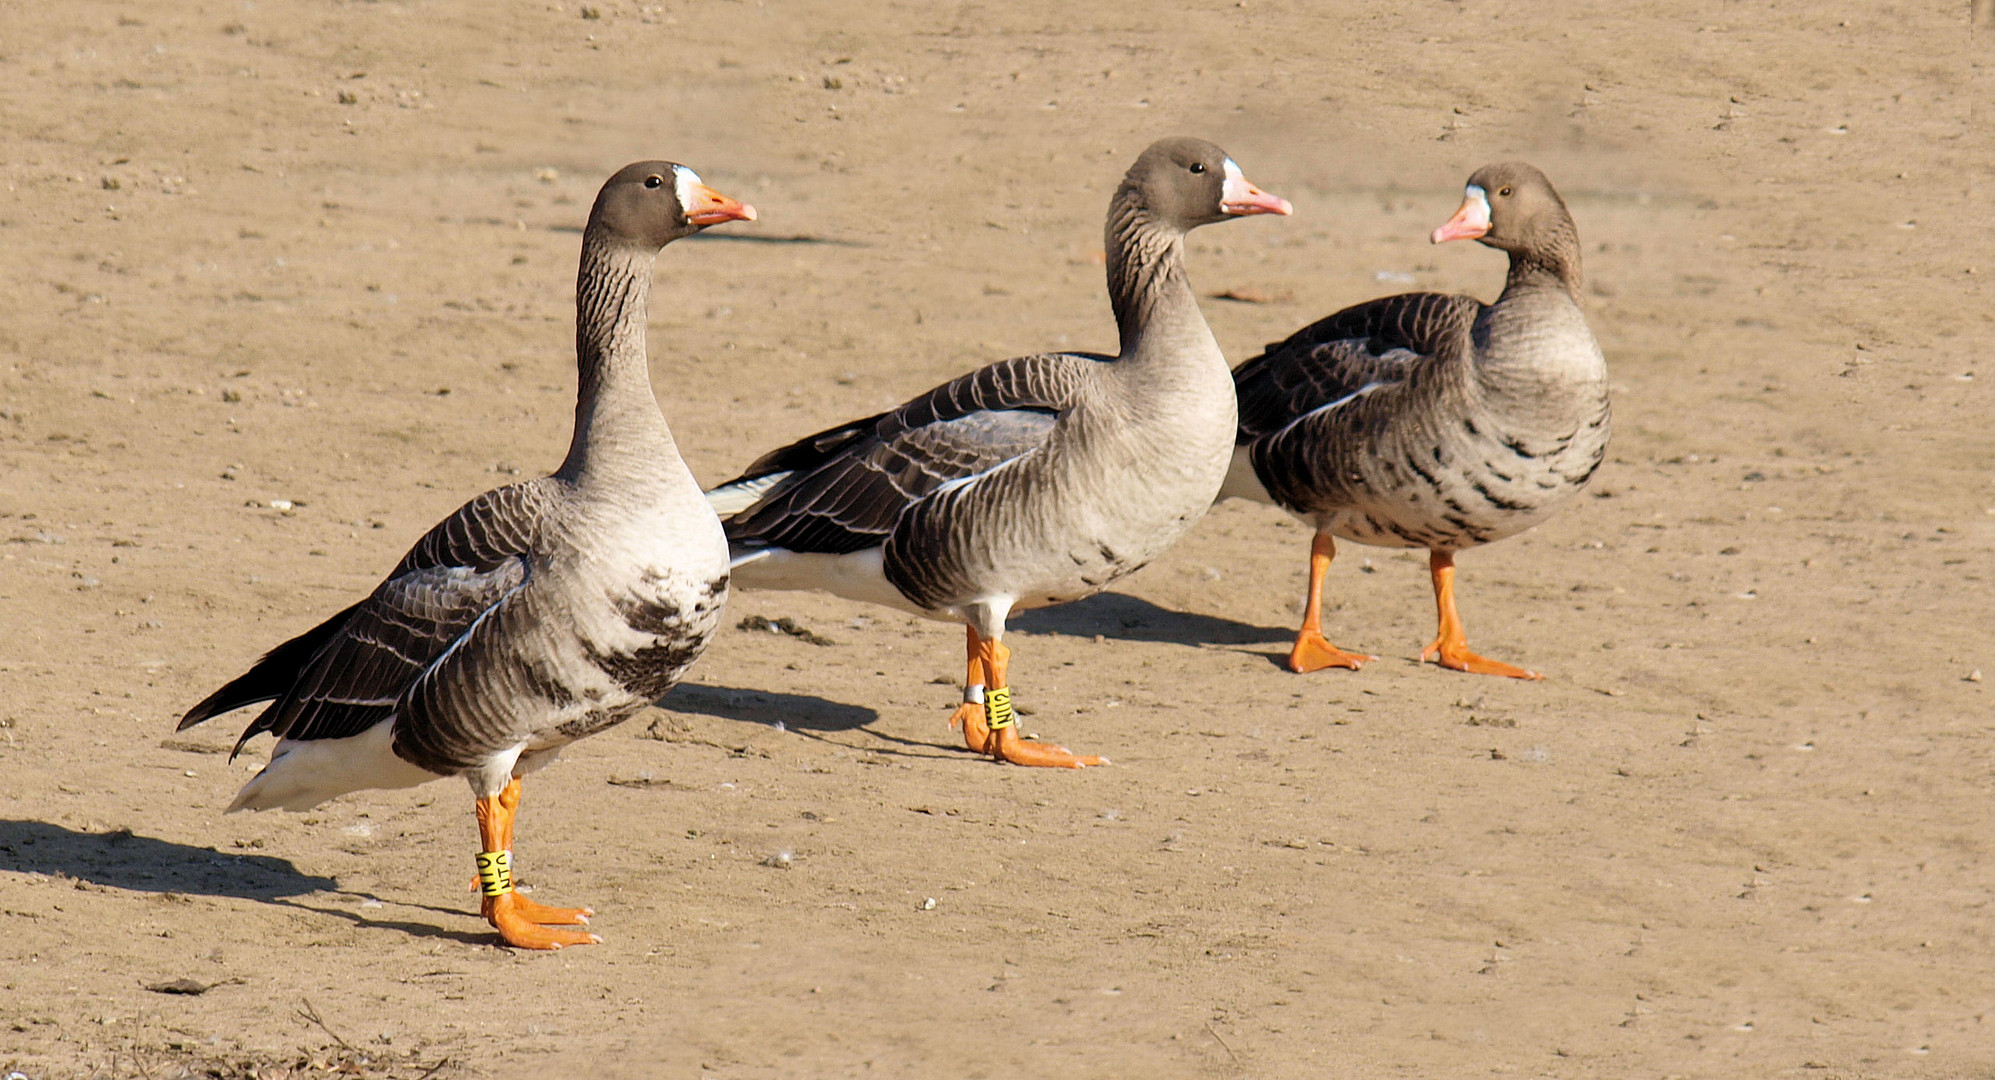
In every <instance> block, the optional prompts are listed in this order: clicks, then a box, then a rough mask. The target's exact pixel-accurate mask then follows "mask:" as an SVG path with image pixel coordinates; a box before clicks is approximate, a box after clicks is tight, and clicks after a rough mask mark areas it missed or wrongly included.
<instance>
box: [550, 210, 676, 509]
mask: <svg viewBox="0 0 1995 1080" xmlns="http://www.w3.org/2000/svg"><path fill="white" fill-rule="evenodd" d="M657 258H658V255H657V253H656V252H654V251H648V250H645V249H643V248H639V247H633V246H631V245H628V244H619V243H616V242H614V241H612V240H611V239H610V238H609V237H607V236H604V235H603V234H601V233H599V232H598V231H597V230H596V229H595V228H593V227H592V228H591V229H589V231H588V232H587V233H585V234H584V236H583V238H582V268H581V272H580V273H579V274H578V275H577V277H576V281H575V360H576V364H577V367H578V368H579V373H580V381H579V386H578V389H577V392H576V397H575V436H574V440H573V441H572V442H571V443H570V444H569V447H568V458H567V460H566V461H564V462H563V463H562V465H561V472H560V474H559V475H562V476H570V477H572V476H574V475H576V474H578V473H579V472H581V471H582V470H583V469H584V468H585V467H586V465H587V464H588V462H589V459H590V457H591V455H592V454H601V453H602V451H603V449H604V448H617V449H626V448H627V449H630V450H636V451H639V452H644V453H651V452H655V451H656V450H657V449H658V448H659V446H661V445H663V446H670V445H671V441H672V435H671V432H670V431H668V430H667V429H666V427H665V417H664V415H663V414H662V413H660V412H659V411H658V399H657V398H656V397H654V396H652V392H651V370H650V364H649V362H648V360H647V359H646V352H645V342H644V328H645V318H646V302H647V300H648V299H649V297H650V293H651V268H652V265H653V264H654V263H655V262H656V261H657Z"/></svg>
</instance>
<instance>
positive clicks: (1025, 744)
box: [987, 727, 1109, 769]
mask: <svg viewBox="0 0 1995 1080" xmlns="http://www.w3.org/2000/svg"><path fill="white" fill-rule="evenodd" d="M987 745H988V746H989V750H988V751H987V752H988V753H989V754H990V755H991V756H992V757H994V758H997V759H998V760H999V761H1008V762H1010V763H1012V764H1013V765H1028V766H1033V767H1036V768H1042V769H1080V768H1085V767H1087V766H1089V765H1107V764H1109V760H1108V759H1107V758H1102V757H1094V756H1092V755H1082V754H1076V753H1074V752H1073V751H1071V750H1068V749H1067V748H1066V747H1064V746H1054V745H1053V744H1052V743H1042V742H1033V741H1032V740H1030V739H1027V738H1023V737H1021V736H1020V735H1019V734H1018V729H1017V728H1015V727H1001V728H999V729H997V731H996V732H994V733H993V737H992V738H991V739H990V740H989V742H988V744H987Z"/></svg>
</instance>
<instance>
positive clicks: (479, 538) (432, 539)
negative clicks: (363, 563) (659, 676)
mask: <svg viewBox="0 0 1995 1080" xmlns="http://www.w3.org/2000/svg"><path fill="white" fill-rule="evenodd" d="M545 483H546V481H541V480H536V481H532V482H530V483H528V484H516V485H512V486H510V487H506V488H501V489H498V490H496V491H491V492H487V493H485V494H483V495H480V496H479V497H478V498H476V499H473V500H472V501H471V502H469V503H466V504H465V505H464V506H462V507H460V508H459V509H458V511H457V512H456V513H454V514H452V515H451V516H450V517H448V518H445V519H444V520H443V521H442V522H441V523H439V524H438V525H436V526H435V527H434V528H432V529H431V530H430V531H429V533H427V534H426V535H425V536H424V537H423V538H422V539H421V540H419V541H417V542H416V544H415V546H414V547H413V548H411V549H410V551H409V553H408V554H407V555H406V556H404V557H403V559H402V561H401V563H400V565H398V566H397V567H396V569H395V572H394V573H393V574H391V575H390V576H389V577H388V579H387V580H386V581H383V582H382V583H381V584H380V585H379V586H377V587H376V588H375V590H374V592H373V593H372V594H371V595H370V596H368V598H367V599H365V600H363V601H361V602H360V603H358V604H355V605H354V606H353V607H350V608H348V609H347V610H345V611H343V612H341V613H340V614H339V615H337V616H335V617H334V618H332V619H330V620H327V622H326V623H323V624H321V625H320V626H319V627H315V628H314V629H313V630H311V631H308V632H307V633H306V634H304V635H301V636H300V638H298V639H294V640H305V639H308V638H317V639H321V640H322V643H321V644H320V645H319V647H318V648H316V649H314V650H312V651H311V652H310V653H308V654H305V655H302V656H295V658H294V661H293V662H294V663H295V664H296V666H295V667H293V668H291V670H290V671H289V672H286V673H283V677H282V678H281V680H279V679H274V680H273V685H274V684H275V682H278V681H281V682H282V684H283V690H282V693H281V694H279V695H278V696H276V699H275V703H274V704H273V705H271V707H270V708H268V709H266V710H265V711H264V712H263V714H262V715H260V716H258V717H257V718H256V720H255V721H254V722H253V723H251V724H250V725H249V727H248V728H247V729H246V730H245V731H244V732H243V733H242V737H241V738H239V739H238V740H237V741H236V749H237V751H240V750H241V749H242V744H243V743H244V742H246V741H248V740H249V738H250V737H251V736H254V735H257V734H260V733H262V732H266V731H268V732H270V733H272V734H274V735H276V736H277V737H278V738H280V739H340V738H346V737H348V736H352V735H358V734H360V733H361V732H363V731H366V730H367V729H368V728H370V727H373V726H374V725H375V724H377V723H379V722H380V721H382V720H385V719H387V718H388V717H389V716H391V715H394V714H395V712H396V710H397V706H398V705H399V703H400V702H401V700H402V697H403V695H404V694H405V693H406V692H407V691H408V689H409V688H410V687H411V686H412V685H414V683H415V682H416V680H417V679H418V678H419V677H420V676H421V675H422V674H423V673H424V672H425V671H427V670H428V669H429V668H430V667H431V666H432V665H433V664H434V663H435V662H436V661H437V660H438V658H440V657H442V656H443V655H444V653H445V651H446V650H448V649H449V648H450V646H451V645H452V643H454V642H456V641H457V640H458V639H459V638H460V637H461V636H462V635H463V634H464V633H465V632H466V631H468V630H469V629H470V628H471V626H472V624H473V623H474V622H476V621H477V620H478V619H479V618H480V617H481V616H483V615H484V614H485V613H486V612H487V611H489V610H490V609H491V608H492V607H494V606H495V605H496V604H498V603H499V602H500V601H502V600H503V599H504V598H505V597H506V596H507V595H509V594H510V593H512V592H513V591H514V590H516V589H517V588H518V587H519V586H520V585H521V584H523V583H524V582H525V581H526V578H527V562H526V558H525V557H526V556H527V555H528V554H529V553H530V552H531V551H532V550H533V548H532V545H531V539H532V533H533V522H534V521H535V520H537V519H538V516H539V515H540V514H541V513H542V512H544V510H545V504H546V502H547V500H546V497H545V496H544V495H543V494H542V493H541V492H540V487H541V486H542V485H544V484H545ZM284 649H285V646H279V647H278V649H276V650H272V656H273V657H275V656H277V655H278V654H279V653H281V652H283V651H284ZM260 666H261V665H259V667H260ZM271 674H272V675H273V676H277V675H278V674H279V673H277V672H274V671H273V672H271ZM265 700H269V699H265ZM243 704H250V702H243ZM189 715H190V717H191V716H192V715H193V714H191V713H190V714H189ZM416 763H417V764H423V763H422V762H420V761H418V762H416ZM425 767H427V766H425ZM439 771H447V770H439Z"/></svg>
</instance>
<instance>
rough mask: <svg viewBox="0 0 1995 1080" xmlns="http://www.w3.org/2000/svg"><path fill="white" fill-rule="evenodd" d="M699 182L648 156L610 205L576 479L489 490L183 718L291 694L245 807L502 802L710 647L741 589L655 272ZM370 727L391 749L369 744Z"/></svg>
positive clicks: (273, 723) (585, 321) (588, 321)
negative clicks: (394, 794) (670, 387)
mask: <svg viewBox="0 0 1995 1080" xmlns="http://www.w3.org/2000/svg"><path fill="white" fill-rule="evenodd" d="M668 175H672V176H676V177H678V181H679V182H677V183H672V184H667V183H664V182H663V180H664V177H665V176H668ZM695 183H696V178H692V177H691V174H690V173H689V172H687V171H686V170H684V169H683V167H681V166H676V165H672V164H671V163H668V162H639V163H637V164H634V165H632V166H629V167H627V168H625V169H624V170H622V171H620V172H619V173H618V174H617V175H616V176H614V177H612V178H611V179H610V181H609V183H607V184H605V185H604V187H603V189H602V192H601V193H600V194H599V195H598V197H597V202H596V205H595V207H594V209H593V210H592V211H591V214H590V219H589V223H588V226H587V228H586V229H585V230H584V233H583V251H582V258H581V269H580V271H579V273H578V277H577V285H576V289H577V295H576V303H577V313H578V314H577V320H576V361H577V369H578V375H579V380H578V382H579V389H578V393H577V400H576V425H575V431H574V436H573V438H572V440H571V442H570V445H569V451H568V456H567V458H566V459H565V460H564V461H563V463H562V466H561V468H560V470H559V471H557V472H556V473H555V474H554V475H552V476H548V477H543V478H540V479H537V480H533V481H529V482H526V483H521V484H515V485H510V486H508V487H504V488H499V489H497V490H494V491H490V492H486V493H485V494H483V495H480V496H478V497H477V498H475V499H472V500H471V501H470V502H468V503H466V504H465V505H464V506H463V507H461V508H459V509H458V510H457V511H456V512H455V513H454V514H452V515H451V516H449V517H447V518H445V519H444V520H443V521H442V522H440V523H439V524H437V525H436V526H435V527H434V528H432V529H431V530H430V531H429V532H428V533H427V534H425V535H424V536H423V537H422V539H420V540H419V541H417V542H416V544H415V545H414V546H413V547H411V549H410V550H409V552H408V554H407V555H406V556H405V557H404V558H403V559H402V561H401V562H400V564H399V565H398V566H397V567H396V569H395V571H394V572H393V573H392V574H390V575H389V577H388V579H387V580H386V581H384V582H382V583H381V585H380V586H378V587H377V588H376V589H375V590H374V591H373V593H372V594H370V595H369V596H368V597H367V598H366V599H365V600H362V601H361V602H360V603H358V604H355V605H353V606H352V607H350V608H348V609H347V610H345V611H343V612H341V613H340V614H339V615H337V616H335V617H334V618H332V619H330V620H328V621H326V622H325V623H322V624H320V625H319V626H317V627H315V628H313V629H312V630H310V631H308V632H306V633H305V634H302V635H300V636H299V637H297V638H294V639H293V640H291V641H289V642H286V643H285V644H283V645H280V646H278V647H277V648H276V649H273V650H271V652H270V653H269V654H268V655H266V656H265V657H264V659H263V660H262V661H261V662H260V663H258V664H257V665H256V666H255V667H254V668H252V669H251V671H250V672H249V673H247V674H245V675H243V676H241V677H239V678H237V679H236V680H234V681H232V682H231V683H229V684H228V685H227V686H224V687H223V688H222V689H221V690H219V691H217V692H216V693H215V694H213V695H211V696H210V697H209V698H208V699H207V700H206V701H204V702H202V703H201V704H200V705H198V706H196V707H195V709H194V710H192V711H190V712H189V714H188V715H187V717H186V718H185V720H184V721H183V722H182V726H183V727H184V726H186V725H189V724H193V723H198V722H200V721H201V720H203V719H206V718H208V717H210V716H213V715H216V714H217V713H219V712H221V711H226V710H227V709H230V708H235V707H239V706H241V705H247V704H253V703H255V702H257V701H271V702H272V704H271V705H270V707H269V708H267V709H266V710H264V712H263V713H262V714H261V715H259V716H258V717H257V718H256V720H255V721H254V722H253V723H252V724H251V725H250V726H249V729H248V730H247V731H246V732H244V735H243V738H244V739H248V738H249V737H251V736H253V735H255V734H257V733H259V732H264V731H268V732H271V733H273V734H275V735H277V736H278V737H279V740H280V742H279V744H278V748H277V750H276V751H275V752H274V753H273V755H272V759H271V763H270V765H269V766H267V767H266V768H265V769H264V770H263V771H262V772H260V773H258V775H257V778H256V779H255V780H252V781H251V782H250V784H248V785H247V786H245V788H244V789H243V792H242V793H241V794H240V795H239V796H238V797H237V801H236V804H235V806H236V807H249V808H256V809H264V808H269V807H273V806H285V807H291V808H294V809H303V808H305V807H306V806H309V805H313V804H316V802H319V801H323V800H324V799H326V798H331V797H333V796H335V795H338V794H340V793H342V792H345V791H351V790H356V789H357V788H361V787H368V786H380V785H383V784H385V785H389V786H398V785H405V784H409V783H418V782H421V779H422V777H423V774H424V773H429V774H438V775H442V774H450V773H458V774H461V775H464V776H465V777H466V778H467V779H469V780H470V782H471V785H472V787H473V790H474V791H475V792H476V793H478V794H479V795H480V796H489V795H493V794H496V793H497V792H498V791H500V790H501V789H502V788H503V786H504V784H505V782H506V778H507V777H508V776H509V775H510V776H517V775H518V772H517V771H516V770H517V769H519V768H522V767H525V768H530V767H532V766H531V765H525V766H522V765H521V762H523V761H527V760H529V758H531V759H533V760H545V755H547V754H550V753H552V752H554V751H556V750H558V749H559V748H560V747H561V746H562V745H564V744H565V743H567V742H570V741H573V740H574V739H576V738H580V737H582V736H584V735H587V734H590V733H592V732H595V731H598V730H601V729H602V728H603V727H606V726H608V725H610V724H613V723H616V722H617V721H619V720H621V719H623V718H625V717H627V716H629V715H631V714H633V713H634V712H635V711H636V710H638V709H640V708H642V707H643V706H644V705H645V704H648V703H649V702H650V701H652V700H654V699H655V698H656V697H657V696H658V695H659V694H662V693H663V692H664V690H665V689H667V688H669V687H670V686H671V685H672V683H673V682H675V681H676V680H677V679H678V678H679V676H680V675H681V674H682V673H683V671H684V670H685V668H686V667H687V665H689V664H690V663H691V662H692V660H693V658H694V657H695V656H697V655H698V653H699V652H700V650H701V648H702V647H703V646H704V645H705V643H706V641H707V640H708V638H709V637H710V636H711V634H712V633H713V630H714V628H715V626H716V625H717V622H718V615H719V607H720V605H721V603H722V602H723V601H724V600H725V598H726V591H727V581H728V575H727V551H726V540H725V537H724V536H723V535H722V533H721V530H720V522H719V521H718V519H717V518H716V517H715V516H714V513H713V511H712V510H711V509H710V508H709V507H708V506H707V504H706V502H705V500H704V499H703V498H702V496H701V494H700V491H699V487H698V485H697V484H696V483H695V482H694V480H693V478H692V475H691V473H690V472H689V471H688V470H687V469H686V467H685V463H684V461H682V460H681V459H680V457H679V454H678V451H677V447H676V445H675V444H674V442H673V440H672V436H671V432H670V431H669V429H667V427H666V425H665V420H664V417H663V415H662V414H661V413H660V412H659V410H658V405H657V401H656V399H655V398H654V397H653V395H652V391H651V386H650V379H649V374H648V365H647V358H646V350H645V321H646V320H645V308H646V301H647V296H648V293H649V289H650V278H651V272H652V267H653V262H654V260H655V258H656V255H657V252H658V250H659V249H660V248H662V247H663V246H664V245H665V244H667V243H669V242H671V241H672V240H673V239H675V238H678V237H681V236H685V235H687V234H689V233H691V232H695V231H697V229H698V226H696V225H693V224H692V223H691V220H690V216H689V212H688V210H687V205H688V200H689V199H690V198H692V196H690V195H688V194H687V192H688V191H691V190H692V185H693V184H695ZM707 197H710V200H709V201H712V200H720V199H722V197H720V196H716V195H714V194H713V193H712V192H710V191H709V192H707V193H706V196H702V198H707ZM716 205H736V209H737V210H740V209H742V208H740V207H738V205H737V204H729V203H725V202H721V203H716ZM737 216H749V212H747V211H745V210H744V211H743V212H742V213H741V214H739V215H737ZM360 735H370V736H372V737H371V738H365V739H353V740H352V741H350V742H349V741H347V740H349V739H351V738H352V737H353V736H360ZM240 745H241V744H240V742H239V743H238V748H240ZM287 747H288V749H287ZM305 748H310V749H305ZM411 766H414V768H411Z"/></svg>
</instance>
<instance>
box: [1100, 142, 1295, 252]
mask: <svg viewBox="0 0 1995 1080" xmlns="http://www.w3.org/2000/svg"><path fill="white" fill-rule="evenodd" d="M1122 194H1133V195H1135V196H1136V197H1137V200H1138V201H1139V202H1140V203H1141V204H1142V206H1143V208H1144V209H1145V210H1146V211H1148V214H1149V216H1150V217H1151V219H1152V220H1155V221H1157V222H1160V223H1164V224H1168V225H1171V226H1174V227H1176V228H1177V229H1178V230H1179V231H1181V232H1182V231H1184V230H1187V229H1192V228H1196V227H1198V226H1200V225H1209V224H1211V223H1212V222H1215V221H1224V220H1226V219H1227V218H1229V217H1242V216H1245V215H1248V214H1288V213H1291V212H1292V210H1291V208H1290V207H1289V204H1288V200H1287V199H1284V198H1282V197H1281V196H1279V195H1270V194H1268V193H1267V192H1265V191H1262V190H1261V189H1260V188H1257V187H1255V186H1254V185H1253V184H1250V183H1248V182H1247V178H1246V177H1245V176H1243V175H1241V173H1240V166H1238V165H1235V164H1233V159H1232V158H1230V157H1227V156H1226V151H1224V150H1221V149H1220V148H1218V147H1217V146H1214V145H1212V144H1211V143H1209V142H1206V141H1205V140H1204V139H1190V138H1183V137H1179V138H1171V139H1159V140H1158V141H1157V142H1155V143H1152V144H1151V145H1150V148H1149V149H1148V150H1145V151H1143V156H1141V157H1139V158H1137V159H1136V164H1134V165H1132V166H1130V167H1129V173H1128V175H1126V176H1124V177H1123V178H1122Z"/></svg>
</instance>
